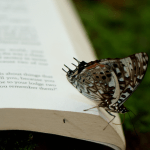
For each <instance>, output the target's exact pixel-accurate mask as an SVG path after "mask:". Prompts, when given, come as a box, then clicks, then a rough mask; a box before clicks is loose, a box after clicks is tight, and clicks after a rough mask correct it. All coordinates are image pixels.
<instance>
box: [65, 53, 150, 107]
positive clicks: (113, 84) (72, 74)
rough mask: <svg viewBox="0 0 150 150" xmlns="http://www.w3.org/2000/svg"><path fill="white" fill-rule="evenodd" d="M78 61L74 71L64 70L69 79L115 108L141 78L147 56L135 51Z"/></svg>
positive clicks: (130, 92)
mask: <svg viewBox="0 0 150 150" xmlns="http://www.w3.org/2000/svg"><path fill="white" fill-rule="evenodd" d="M78 63H79V65H78V66H77V68H76V69H75V70H73V71H72V70H70V69H69V71H68V72H67V79H68V81H69V82H70V83H71V84H72V85H73V86H74V87H75V88H77V89H78V91H79V92H80V93H81V94H83V95H84V96H86V97H87V98H89V99H91V100H94V102H96V103H97V104H100V102H105V104H106V103H107V105H105V108H106V107H108V108H110V106H112V105H114V104H115V107H116V106H117V107H120V106H121V105H122V104H123V103H124V102H125V101H126V100H127V99H128V98H129V96H131V94H132V93H133V92H134V91H135V89H136V88H137V87H138V85H139V84H140V82H141V81H142V79H143V77H144V75H145V73H146V69H147V65H148V55H147V54H146V53H137V54H134V55H131V56H128V57H126V58H122V59H119V58H116V59H101V60H96V61H91V62H89V63H85V62H84V61H82V62H79V61H78ZM116 103H117V104H116ZM99 106H100V105H99ZM100 107H104V106H100Z"/></svg>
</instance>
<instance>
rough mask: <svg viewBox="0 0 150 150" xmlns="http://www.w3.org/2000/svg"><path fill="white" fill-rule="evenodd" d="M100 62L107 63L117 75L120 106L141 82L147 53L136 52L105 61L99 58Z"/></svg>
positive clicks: (146, 62) (145, 67)
mask: <svg viewBox="0 0 150 150" xmlns="http://www.w3.org/2000/svg"><path fill="white" fill-rule="evenodd" d="M101 63H102V64H103V63H104V64H107V63H109V65H110V66H111V67H112V70H113V71H114V72H115V74H116V76H117V79H118V83H119V88H120V97H119V99H118V101H117V103H118V107H120V106H121V105H122V104H123V103H124V102H125V101H126V100H127V99H128V98H129V96H131V94H132V93H133V92H134V91H135V90H136V88H137V87H138V86H139V84H140V83H141V81H142V79H143V77H144V75H145V73H146V70H147V65H148V55H147V54H146V53H137V54H134V55H131V56H129V57H126V58H123V59H109V60H107V62H106V61H105V60H104V61H103V60H101Z"/></svg>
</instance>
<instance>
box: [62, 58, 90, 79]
mask: <svg viewBox="0 0 150 150" xmlns="http://www.w3.org/2000/svg"><path fill="white" fill-rule="evenodd" d="M74 59H75V60H76V61H77V62H78V66H76V65H75V64H73V65H74V66H75V67H76V68H75V69H74V70H71V69H70V68H69V67H67V66H66V65H64V66H65V67H66V68H68V69H69V70H68V71H65V70H64V69H63V71H65V72H66V73H67V74H66V76H67V79H68V80H69V81H70V82H72V81H73V80H74V78H75V77H76V76H77V75H78V74H79V73H80V72H81V71H82V70H83V69H84V68H85V67H86V66H87V63H86V62H85V61H82V62H80V61H78V60H77V59H76V58H74Z"/></svg>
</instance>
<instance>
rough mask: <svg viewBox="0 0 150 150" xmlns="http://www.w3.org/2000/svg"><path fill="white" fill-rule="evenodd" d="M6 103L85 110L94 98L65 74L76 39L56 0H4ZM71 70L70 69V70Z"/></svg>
mask: <svg viewBox="0 0 150 150" xmlns="http://www.w3.org/2000/svg"><path fill="white" fill-rule="evenodd" d="M0 2H1V6H0V22H1V24H0V68H1V71H0V79H1V80H0V83H1V84H0V91H1V98H0V101H1V105H0V107H1V108H32V109H50V110H62V111H75V112H83V113H90V114H96V115H99V113H98V111H97V109H93V110H91V111H86V112H85V111H83V110H84V109H88V108H90V107H93V106H94V103H93V102H91V101H90V100H88V99H87V98H85V97H84V96H83V95H81V94H80V93H79V92H78V91H77V90H76V89H75V88H74V87H73V86H72V85H71V84H70V83H69V82H68V81H67V79H66V73H65V72H63V71H62V68H64V66H63V64H66V65H67V66H69V67H70V68H72V69H74V67H73V66H72V65H71V63H76V62H75V60H73V57H75V58H77V59H78V56H76V53H75V50H74V47H73V44H72V41H71V40H70V38H69V35H68V33H67V30H66V28H65V25H64V23H63V21H62V18H61V15H60V13H59V11H58V10H57V7H56V6H55V3H54V2H53V1H52V0H44V1H40V0H22V1H20V0H12V1H0ZM66 70H67V69H66Z"/></svg>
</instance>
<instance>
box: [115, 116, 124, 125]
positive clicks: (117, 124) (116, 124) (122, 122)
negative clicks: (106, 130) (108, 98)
mask: <svg viewBox="0 0 150 150" xmlns="http://www.w3.org/2000/svg"><path fill="white" fill-rule="evenodd" d="M124 121H125V114H124V118H123V122H122V123H120V124H116V123H113V124H115V125H122V124H123V123H124Z"/></svg>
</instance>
